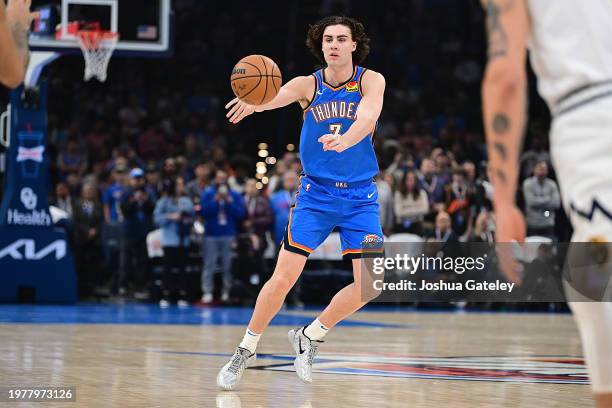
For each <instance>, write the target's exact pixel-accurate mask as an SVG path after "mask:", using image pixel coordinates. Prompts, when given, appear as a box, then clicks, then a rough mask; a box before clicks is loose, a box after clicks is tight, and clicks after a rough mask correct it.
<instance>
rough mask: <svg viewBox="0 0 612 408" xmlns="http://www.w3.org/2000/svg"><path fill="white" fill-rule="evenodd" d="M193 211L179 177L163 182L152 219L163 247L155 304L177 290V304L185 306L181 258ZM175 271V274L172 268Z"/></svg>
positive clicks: (166, 300) (166, 301)
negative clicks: (159, 289) (158, 296)
mask: <svg viewBox="0 0 612 408" xmlns="http://www.w3.org/2000/svg"><path fill="white" fill-rule="evenodd" d="M194 216H195V212H194V210H193V203H192V202H191V199H190V198H189V197H187V195H186V192H185V181H184V180H183V178H182V177H176V178H174V179H166V180H165V181H164V195H163V197H162V198H160V199H159V200H157V203H156V205H155V211H154V212H153V218H154V220H155V223H156V224H157V225H159V226H160V227H161V230H162V231H161V232H162V234H161V235H162V236H161V243H162V247H163V249H164V279H163V297H162V299H161V300H160V302H159V304H160V306H162V307H167V306H168V305H169V302H170V298H171V297H175V296H176V294H177V292H178V299H179V300H178V306H179V307H186V306H188V305H189V304H188V303H187V300H186V297H187V288H186V279H185V260H186V258H187V249H188V248H189V243H190V240H189V237H190V232H191V227H192V226H193V220H194ZM173 270H174V271H176V273H175V274H173V273H172V271H173Z"/></svg>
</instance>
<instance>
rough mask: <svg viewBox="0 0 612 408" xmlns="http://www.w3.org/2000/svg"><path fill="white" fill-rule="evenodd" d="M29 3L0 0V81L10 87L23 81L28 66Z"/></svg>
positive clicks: (30, 20)
mask: <svg viewBox="0 0 612 408" xmlns="http://www.w3.org/2000/svg"><path fill="white" fill-rule="evenodd" d="M30 5H31V0H8V5H5V4H4V0H0V82H2V83H3V84H4V85H6V86H8V87H10V88H15V87H17V86H18V85H19V84H21V82H23V78H24V77H25V72H26V69H27V66H28V61H29V55H30V52H29V49H28V33H29V31H30V24H31V23H32V18H33V16H34V15H33V14H32V13H30Z"/></svg>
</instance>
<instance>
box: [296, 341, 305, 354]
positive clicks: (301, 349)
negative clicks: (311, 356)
mask: <svg viewBox="0 0 612 408" xmlns="http://www.w3.org/2000/svg"><path fill="white" fill-rule="evenodd" d="M298 340H299V342H300V354H304V352H305V351H306V350H304V349H303V348H302V338H301V337H300V338H298Z"/></svg>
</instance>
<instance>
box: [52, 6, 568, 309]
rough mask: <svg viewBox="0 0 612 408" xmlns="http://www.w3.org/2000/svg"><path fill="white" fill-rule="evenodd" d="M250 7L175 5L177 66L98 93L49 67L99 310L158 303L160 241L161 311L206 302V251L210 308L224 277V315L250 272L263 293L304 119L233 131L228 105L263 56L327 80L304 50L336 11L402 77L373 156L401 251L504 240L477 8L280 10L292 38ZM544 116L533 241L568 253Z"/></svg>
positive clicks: (294, 179)
mask: <svg viewBox="0 0 612 408" xmlns="http://www.w3.org/2000/svg"><path fill="white" fill-rule="evenodd" d="M239 3H241V4H240V7H238V6H237V5H236V4H235V2H232V4H231V5H230V4H222V3H219V2H199V1H196V0H177V1H176V2H175V3H174V7H175V13H176V24H175V27H176V32H175V49H174V55H173V56H172V57H171V58H168V59H153V60H147V59H136V58H116V59H113V60H112V61H111V64H110V66H109V78H108V82H107V83H106V84H95V83H87V84H84V83H82V82H81V81H80V79H79V78H80V77H81V76H82V72H81V70H82V62H80V61H79V59H76V58H69V57H66V58H64V59H60V60H58V61H57V62H56V63H54V64H53V65H51V66H50V67H49V68H48V69H47V71H46V74H45V75H44V77H45V78H46V79H47V80H48V81H49V85H50V96H49V98H50V103H49V112H48V113H49V127H48V135H49V146H48V149H47V151H48V153H49V156H50V158H51V175H52V177H51V179H52V180H53V186H52V189H51V191H52V198H51V203H52V205H55V206H57V207H59V208H61V209H63V210H64V211H66V213H67V214H68V217H69V218H70V220H71V222H70V224H71V231H72V237H73V248H74V253H75V254H76V264H77V269H78V273H79V282H80V290H81V294H82V295H83V296H89V295H91V294H92V293H94V291H95V288H100V287H106V288H107V289H108V290H109V291H110V292H111V293H114V294H117V295H121V296H126V295H133V296H140V295H142V296H147V292H150V286H151V282H152V277H151V275H150V271H151V265H150V260H149V259H148V257H147V252H146V244H145V243H146V237H147V234H148V233H149V232H150V231H152V230H154V229H157V228H160V229H161V231H162V232H161V243H162V246H163V250H164V254H165V258H164V265H163V266H164V267H163V269H164V272H163V277H162V278H161V282H162V284H161V287H162V290H161V294H160V299H161V300H160V303H161V304H162V305H167V304H168V302H170V301H173V300H175V301H177V302H178V303H179V305H185V304H187V301H188V300H190V299H188V295H187V286H188V277H187V276H186V275H187V274H186V270H187V265H186V260H187V259H188V255H187V254H188V252H189V248H190V247H193V246H194V245H196V246H198V247H201V248H202V250H201V254H203V256H202V264H201V267H200V269H201V278H200V284H201V294H202V298H201V301H202V302H204V303H209V302H211V301H213V294H214V293H215V292H214V289H215V288H214V283H215V281H214V279H213V278H214V272H215V270H216V269H217V267H218V268H219V269H220V270H221V272H222V277H223V278H222V287H221V288H217V292H218V293H220V300H222V301H228V300H230V299H229V298H230V290H231V287H232V284H233V283H232V282H233V279H234V278H235V276H234V277H233V276H232V271H234V272H236V271H237V270H239V271H241V272H238V273H244V274H246V276H245V277H244V281H245V282H248V283H249V284H250V285H252V286H257V285H260V284H261V283H262V280H263V279H265V277H266V274H269V273H270V271H269V270H267V269H269V267H267V266H266V265H265V262H264V261H263V256H262V254H263V253H264V251H265V250H266V246H267V236H268V235H269V236H270V237H271V238H272V241H273V242H274V245H275V246H277V247H278V245H279V243H280V241H281V239H282V236H283V232H284V228H285V226H286V224H287V219H288V213H289V208H290V207H291V206H292V205H293V203H294V200H295V192H296V189H297V188H298V184H299V178H298V175H299V174H300V172H301V164H300V162H299V158H298V156H297V154H296V153H297V152H294V151H288V150H291V149H287V146H288V145H289V144H291V145H292V146H294V145H295V146H297V145H298V144H299V140H298V135H299V127H300V115H299V113H298V111H297V110H296V111H295V112H292V111H291V110H290V109H288V110H286V111H284V112H282V113H279V112H270V113H265V114H261V115H259V114H258V115H254V116H252V117H249V118H247V119H245V120H244V122H243V123H241V124H239V125H237V126H234V125H230V124H228V123H227V121H226V120H225V117H224V113H225V112H224V109H223V105H224V102H225V101H226V100H229V99H230V98H231V90H230V87H229V84H227V83H225V82H227V81H224V80H220V79H224V78H228V77H229V72H230V71H231V67H232V65H233V64H234V63H235V61H237V60H238V59H239V58H240V57H242V56H243V55H248V54H252V53H261V54H266V55H269V56H271V57H272V58H273V59H275V60H276V61H277V62H278V63H279V65H280V66H281V70H282V71H283V75H284V78H285V79H287V78H291V77H292V76H295V75H304V74H308V73H310V72H312V71H313V70H314V69H315V67H316V66H317V65H316V64H317V62H316V61H315V60H314V59H313V58H311V57H309V55H308V53H307V50H306V48H305V46H304V45H303V42H304V38H305V32H306V29H307V27H308V23H309V22H313V21H316V20H317V19H319V18H320V17H321V16H323V15H326V14H329V13H341V14H347V15H352V16H355V17H356V18H358V19H361V20H362V21H363V22H364V24H365V26H366V29H367V32H368V34H369V36H370V37H371V38H372V44H371V46H372V53H371V55H370V56H369V57H368V59H367V60H366V65H367V66H369V67H372V68H373V69H376V70H377V71H380V72H382V73H383V74H384V75H385V77H386V79H387V84H388V87H387V91H386V99H385V106H384V110H383V113H382V116H381V120H380V126H379V129H378V131H377V134H376V136H375V142H374V143H375V148H376V151H377V154H378V157H379V163H380V168H381V171H380V174H379V176H378V177H377V180H376V183H377V185H378V191H379V196H378V197H379V204H380V211H381V223H382V227H383V231H384V233H385V235H387V236H389V235H392V234H396V233H412V234H416V235H419V236H426V237H430V238H433V239H437V240H442V241H448V240H457V241H459V240H461V241H472V240H473V241H481V242H482V241H484V242H492V241H493V240H494V236H495V221H494V220H495V217H494V214H493V212H492V208H491V203H490V201H489V198H490V196H491V185H490V184H489V182H488V178H487V171H486V149H485V146H484V137H483V134H482V127H481V124H480V121H481V119H480V96H479V84H480V79H481V75H482V69H483V66H484V55H485V54H484V53H485V46H484V44H485V38H484V28H483V24H484V20H483V13H482V10H481V7H480V5H479V2H478V1H477V0H473V1H465V2H454V1H449V0H437V1H429V0H428V1H420V0H412V1H400V0H397V1H394V0H389V1H386V2H383V3H385V4H384V5H382V4H379V2H376V3H375V2H369V1H362V0H344V1H329V0H322V1H320V2H306V3H305V2H297V1H289V2H279V5H278V6H279V9H278V10H276V12H277V13H281V14H283V15H285V16H286V18H287V21H286V22H285V23H283V24H280V23H279V22H278V21H277V20H276V19H275V18H274V16H273V15H268V14H266V12H265V10H263V8H261V7H259V5H256V4H251V3H249V2H239ZM281 3H282V4H281ZM211 15H214V16H216V18H215V19H210V18H209V17H210V16H211ZM372 15H376V16H377V18H376V19H372V18H371V17H369V16H372ZM442 20H443V21H445V24H443V25H442V24H434V23H432V22H434V21H442ZM202 21H207V22H208V23H207V24H201V23H202ZM398 27H401V28H402V30H398ZM247 29H248V30H249V35H245V32H244V31H245V30H247ZM532 88H533V87H532ZM530 114H531V116H532V117H533V118H535V120H534V123H535V125H533V126H530V127H529V129H528V135H527V147H528V149H527V151H526V152H525V153H524V154H523V156H522V157H521V182H522V183H523V184H522V189H521V191H520V194H519V197H518V198H519V202H520V203H521V205H522V207H523V208H524V209H525V211H526V215H527V222H528V227H529V232H530V233H532V234H537V235H544V236H548V237H551V238H554V239H560V240H567V238H568V234H569V232H568V227H567V222H566V221H565V220H564V214H563V211H562V209H561V208H560V201H559V191H558V187H557V185H556V182H555V181H554V177H553V178H550V177H549V171H550V168H551V166H550V158H549V156H548V154H547V143H546V137H545V136H544V135H545V134H546V131H545V129H544V128H543V126H541V125H540V124H541V123H546V120H547V114H546V113H545V109H544V108H543V105H542V103H541V102H538V101H537V100H536V102H535V103H532V105H531V108H530ZM261 142H266V143H267V145H268V147H267V150H268V157H270V158H272V157H273V158H274V161H266V163H268V166H267V173H265V175H264V174H261V173H257V172H256V166H255V162H257V161H261V160H264V159H263V158H262V157H258V155H257V154H258V150H257V148H256V146H257V145H258V144H259V143H261ZM272 163H274V164H272ZM264 176H265V180H264V179H263V178H264ZM523 180H524V182H523ZM264 181H265V182H264ZM196 221H198V222H201V224H202V225H203V226H204V231H205V232H204V234H203V236H202V235H199V237H200V239H201V242H193V236H194V235H193V231H192V229H193V226H194V224H195V223H196ZM232 254H238V257H237V258H236V257H232ZM232 263H234V267H233V268H232ZM217 264H218V266H217ZM236 264H237V265H240V267H239V268H236V266H235V265H236ZM143 293H144V294H143ZM296 301H297V300H296Z"/></svg>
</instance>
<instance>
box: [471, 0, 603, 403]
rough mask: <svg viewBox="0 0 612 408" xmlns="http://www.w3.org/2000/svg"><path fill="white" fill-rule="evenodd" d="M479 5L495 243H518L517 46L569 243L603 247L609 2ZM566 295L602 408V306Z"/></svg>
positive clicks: (521, 231)
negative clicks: (541, 122)
mask: <svg viewBox="0 0 612 408" xmlns="http://www.w3.org/2000/svg"><path fill="white" fill-rule="evenodd" d="M483 5H484V7H485V10H486V12H487V30H488V37H489V49H488V55H489V61H488V64H487V69H486V73H485V79H484V83H483V88H482V93H483V110H484V124H485V130H486V134H487V146H488V151H489V161H490V168H491V177H492V182H493V185H494V190H495V191H494V200H493V201H494V205H495V213H496V217H497V242H500V243H501V242H511V241H512V240H517V241H519V242H521V241H522V240H523V239H524V238H525V220H524V218H523V215H522V214H521V212H520V211H519V209H518V208H517V207H516V206H515V203H514V198H515V193H516V188H517V178H518V156H519V154H520V148H521V144H522V138H523V134H524V131H525V125H526V121H527V117H526V110H527V92H526V90H527V81H526V66H525V65H526V54H527V52H526V51H527V48H529V50H530V57H531V63H532V66H533V69H534V71H535V73H536V75H537V77H538V88H539V92H540V94H541V95H542V97H543V98H544V99H545V100H546V102H547V104H548V106H549V108H550V111H551V114H552V117H553V120H552V124H551V134H550V138H551V151H552V158H553V162H554V164H555V169H556V171H557V175H558V177H559V182H560V186H561V194H562V197H563V204H564V206H565V209H566V211H567V212H568V214H570V219H571V222H572V226H573V228H574V235H573V237H572V241H573V242H595V241H599V242H600V241H603V242H611V241H612V218H611V217H612V207H610V203H612V189H610V185H611V178H610V174H611V172H612V115H611V113H612V24H611V22H612V1H610V0H589V1H575V0H554V1H540V0H483ZM501 252H502V253H500V258H501V259H502V261H501V262H502V270H503V272H504V273H505V274H506V276H507V277H508V279H510V280H512V281H515V282H519V281H520V280H521V274H520V271H519V269H518V264H517V263H516V262H515V261H513V260H512V259H510V257H509V256H507V255H504V253H505V252H506V251H504V250H501ZM566 294H567V297H568V300H569V304H570V307H571V309H572V311H573V313H574V316H575V319H576V322H577V324H578V328H579V330H580V335H581V338H582V346H583V350H584V355H585V359H586V362H587V365H588V368H589V373H590V378H591V384H592V389H593V391H594V393H595V397H596V400H597V403H598V405H599V407H612V303H609V302H606V300H609V299H603V301H601V302H594V301H590V302H577V301H575V300H576V299H578V297H577V296H576V295H577V294H576V293H574V291H573V289H572V288H570V287H569V286H566ZM572 300H574V301H572Z"/></svg>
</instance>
